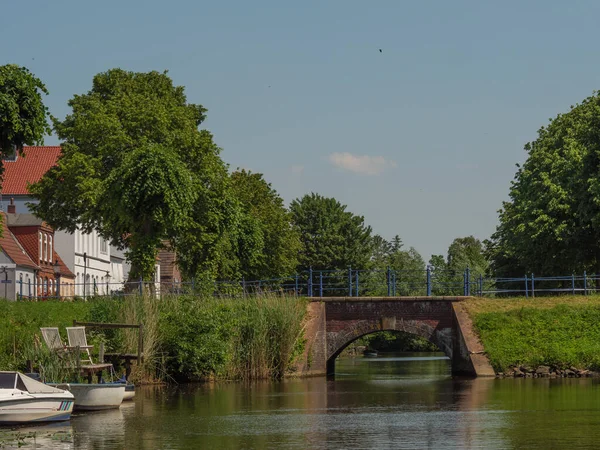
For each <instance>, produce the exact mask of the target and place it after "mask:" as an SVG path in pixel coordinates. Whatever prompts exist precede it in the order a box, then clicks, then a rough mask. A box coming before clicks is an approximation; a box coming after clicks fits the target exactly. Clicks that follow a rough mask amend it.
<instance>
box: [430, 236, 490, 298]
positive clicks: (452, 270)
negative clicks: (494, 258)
mask: <svg viewBox="0 0 600 450" xmlns="http://www.w3.org/2000/svg"><path fill="white" fill-rule="evenodd" d="M429 265H430V267H431V274H432V284H433V291H432V293H433V295H462V294H463V292H464V287H463V283H464V272H465V269H466V268H467V267H468V268H469V271H470V277H471V281H472V282H476V280H477V278H478V277H479V276H480V275H481V276H483V277H485V276H487V275H489V274H488V272H489V262H488V260H487V258H486V256H485V254H484V248H483V244H482V243H481V241H480V240H479V239H476V238H475V237H473V236H467V237H464V238H456V239H454V241H452V244H450V246H449V247H448V255H447V258H446V259H444V256H443V255H432V256H431V259H430V260H429ZM483 287H484V288H488V287H490V286H488V285H487V284H486V285H485V286H483Z"/></svg>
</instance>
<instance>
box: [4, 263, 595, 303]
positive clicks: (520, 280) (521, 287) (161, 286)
mask: <svg viewBox="0 0 600 450" xmlns="http://www.w3.org/2000/svg"><path fill="white" fill-rule="evenodd" d="M150 286H152V289H150ZM15 287H16V290H15V293H16V295H15V296H16V297H17V298H18V299H23V300H27V299H32V300H33V299H40V298H56V297H60V298H73V297H91V296H108V295H113V296H114V295H122V296H126V295H135V294H138V293H141V292H144V290H145V289H146V290H151V291H153V292H156V293H158V294H167V293H168V294H196V293H200V292H202V293H203V294H205V293H206V292H210V291H211V290H212V292H213V294H214V295H218V296H245V295H253V294H259V293H263V294H264V293H271V294H281V293H285V294H290V295H296V296H309V297H340V296H344V297H346V296H349V297H358V296H365V297H369V296H378V297H385V296H388V297H396V296H469V295H472V296H478V297H496V298H501V297H508V296H525V297H527V298H529V297H535V296H536V294H544V295H558V294H565V293H566V294H583V295H587V294H590V293H595V292H597V291H598V290H600V275H596V274H593V275H588V274H587V273H586V272H584V273H583V274H581V275H576V274H571V275H565V276H546V277H539V276H537V277H536V276H535V275H534V274H533V273H532V274H525V275H523V277H504V278H501V277H489V276H484V275H483V274H476V273H473V272H472V271H471V270H470V269H469V268H466V269H465V270H464V271H463V272H457V271H449V270H439V269H436V268H434V267H431V266H428V267H427V268H426V269H424V270H393V269H391V268H389V267H388V268H386V269H384V270H381V269H379V270H363V269H353V268H352V267H348V268H347V269H344V270H315V269H312V268H309V269H308V270H307V271H304V272H300V273H297V274H294V275H291V276H289V277H283V278H270V279H263V280H245V279H242V280H239V281H235V280H234V281H227V280H220V281H208V282H204V283H201V282H198V281H194V280H191V281H186V282H176V281H173V282H168V283H164V282H162V283H161V282H145V281H142V280H139V281H133V282H127V283H115V282H109V281H104V282H102V281H98V282H97V281H95V280H92V281H91V282H88V283H84V284H83V283H72V282H69V281H66V282H64V281H63V282H61V283H54V284H53V283H52V282H50V281H49V280H46V281H44V282H42V283H38V284H36V283H35V282H34V283H32V282H31V280H29V281H27V282H23V281H20V280H18V281H17V283H16V286H15ZM0 295H1V292H0Z"/></svg>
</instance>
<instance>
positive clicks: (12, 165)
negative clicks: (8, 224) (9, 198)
mask: <svg viewBox="0 0 600 450" xmlns="http://www.w3.org/2000/svg"><path fill="white" fill-rule="evenodd" d="M23 152H24V155H23V156H21V155H19V156H18V157H17V160H16V161H7V160H4V161H3V163H4V181H3V182H2V194H3V195H27V194H28V193H29V192H28V191H27V184H28V183H35V182H36V181H39V180H40V178H42V176H44V174H45V173H46V172H47V171H48V169H50V168H51V167H52V166H55V165H56V161H57V160H58V157H59V156H60V152H61V149H60V147H59V146H54V147H50V146H44V147H23Z"/></svg>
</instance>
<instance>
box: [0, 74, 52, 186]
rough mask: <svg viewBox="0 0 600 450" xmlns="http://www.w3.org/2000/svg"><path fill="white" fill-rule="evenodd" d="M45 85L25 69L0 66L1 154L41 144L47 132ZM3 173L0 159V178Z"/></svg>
mask: <svg viewBox="0 0 600 450" xmlns="http://www.w3.org/2000/svg"><path fill="white" fill-rule="evenodd" d="M42 93H43V94H48V91H47V90H46V86H44V83H42V82H41V80H40V79H39V78H36V77H35V76H34V75H33V74H32V73H31V72H29V70H27V69H26V68H25V67H19V66H17V65H15V64H7V65H4V66H0V154H1V156H2V157H5V156H8V155H10V154H11V153H12V152H13V150H14V148H15V147H16V149H17V150H18V151H19V152H21V151H22V149H23V146H24V145H35V144H42V143H43V142H44V135H45V134H48V133H50V131H51V130H50V127H49V125H48V116H49V114H48V109H47V108H46V106H44V103H43V101H42ZM3 171H4V166H3V164H2V159H1V158H0V176H1V175H2V172H3Z"/></svg>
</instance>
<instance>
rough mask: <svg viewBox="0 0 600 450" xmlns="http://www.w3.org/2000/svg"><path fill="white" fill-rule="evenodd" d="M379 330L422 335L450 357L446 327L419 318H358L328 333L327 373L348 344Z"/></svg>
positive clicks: (330, 371)
mask: <svg viewBox="0 0 600 450" xmlns="http://www.w3.org/2000/svg"><path fill="white" fill-rule="evenodd" d="M377 322H378V323H377ZM386 322H387V323H386ZM381 331H392V332H403V333H408V334H413V335H416V336H419V337H422V338H424V339H426V340H427V341H429V342H431V343H432V344H434V345H435V346H436V347H438V348H439V349H440V351H442V352H444V353H445V354H446V356H448V358H450V359H452V356H453V340H452V333H451V332H450V331H449V330H448V329H437V328H436V327H433V326H432V325H431V324H429V323H427V322H424V321H419V320H403V319H400V320H395V318H393V319H392V318H388V319H387V320H385V319H384V320H380V321H373V320H358V321H352V322H350V323H348V325H347V326H346V327H344V329H342V330H340V331H338V332H335V333H331V334H330V333H328V336H327V373H328V374H333V373H335V360H336V358H337V357H338V356H339V355H340V353H342V351H344V349H345V348H346V347H348V345H350V344H351V343H352V342H354V341H356V340H357V339H360V338H361V337H363V336H366V335H369V334H373V333H378V332H381Z"/></svg>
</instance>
